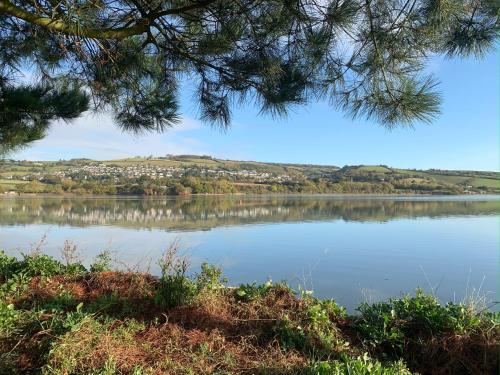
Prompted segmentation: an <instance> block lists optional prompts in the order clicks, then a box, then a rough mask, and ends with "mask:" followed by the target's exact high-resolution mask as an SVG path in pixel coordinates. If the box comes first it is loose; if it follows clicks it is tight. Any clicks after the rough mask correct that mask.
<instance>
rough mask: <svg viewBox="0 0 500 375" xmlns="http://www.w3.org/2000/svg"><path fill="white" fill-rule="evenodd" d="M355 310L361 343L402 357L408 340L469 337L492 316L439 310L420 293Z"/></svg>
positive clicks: (457, 307)
mask: <svg viewBox="0 0 500 375" xmlns="http://www.w3.org/2000/svg"><path fill="white" fill-rule="evenodd" d="M358 310H359V311H360V312H361V316H360V317H359V318H358V321H357V323H356V326H357V328H358V330H359V332H360V333H361V336H362V339H363V342H364V343H365V344H366V345H368V346H371V347H379V346H380V347H381V349H382V350H392V351H393V352H396V353H398V354H402V352H403V348H404V343H405V341H406V340H408V339H417V338H418V337H431V336H434V335H440V334H444V333H451V334H463V333H466V332H469V333H472V332H474V331H475V330H477V329H478V328H480V327H481V326H482V325H485V324H487V320H488V319H490V320H491V319H494V316H493V315H492V314H491V313H488V312H483V313H477V312H476V311H474V309H473V308H472V307H470V306H467V305H464V304H461V303H459V304H456V303H449V304H447V305H445V306H442V305H441V304H439V302H438V300H437V299H436V298H435V297H434V296H432V295H427V294H425V293H423V292H422V290H420V289H417V291H416V293H415V296H414V297H411V296H409V295H407V296H404V297H402V298H397V299H390V300H389V301H387V302H378V303H374V304H371V305H370V304H367V303H363V304H361V305H360V306H359V307H358Z"/></svg>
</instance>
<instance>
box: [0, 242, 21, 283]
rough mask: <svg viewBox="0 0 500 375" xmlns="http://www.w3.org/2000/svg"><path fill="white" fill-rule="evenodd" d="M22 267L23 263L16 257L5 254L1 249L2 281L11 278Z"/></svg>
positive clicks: (0, 271) (0, 275) (0, 268)
mask: <svg viewBox="0 0 500 375" xmlns="http://www.w3.org/2000/svg"><path fill="white" fill-rule="evenodd" d="M20 269H21V263H20V262H19V261H18V260H17V259H16V258H15V257H11V256H9V255H7V254H5V252H4V251H3V250H0V281H2V280H3V281H5V280H7V279H9V278H10V277H11V276H12V275H14V274H15V273H17V272H18V271H19V270H20Z"/></svg>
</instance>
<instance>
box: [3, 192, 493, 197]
mask: <svg viewBox="0 0 500 375" xmlns="http://www.w3.org/2000/svg"><path fill="white" fill-rule="evenodd" d="M479 196H484V197H500V194H494V193H467V194H442V193H436V194H433V193H418V194H416V193H376V194H366V193H323V194H322V193H289V194H286V193H263V194H258V193H200V194H196V193H193V194H180V195H159V194H157V195H133V194H130V195H127V194H109V195H108V194H72V193H65V194H50V193H13V192H10V193H0V199H16V198H89V199H104V198H110V199H116V198H122V199H164V198H171V199H172V198H175V199H179V198H182V199H186V198H190V197H373V198H376V197H388V198H390V197H462V198H463V197H479Z"/></svg>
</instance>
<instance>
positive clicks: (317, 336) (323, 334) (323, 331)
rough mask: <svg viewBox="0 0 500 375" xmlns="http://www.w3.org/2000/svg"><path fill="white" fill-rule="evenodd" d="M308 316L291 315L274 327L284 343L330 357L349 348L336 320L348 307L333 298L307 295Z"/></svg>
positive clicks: (285, 346)
mask: <svg viewBox="0 0 500 375" xmlns="http://www.w3.org/2000/svg"><path fill="white" fill-rule="evenodd" d="M306 303H307V306H306V309H305V315H304V316H303V317H302V318H301V319H299V320H292V319H290V318H289V317H288V316H285V317H284V318H283V319H281V320H280V321H279V322H278V324H277V326H276V327H275V332H276V335H277V336H278V338H279V340H280V343H281V345H282V346H283V347H284V348H295V349H298V350H301V351H303V352H306V353H308V354H310V355H313V356H314V357H322V356H328V355H329V354H330V353H332V352H341V351H343V350H344V349H346V348H347V347H348V343H347V342H345V341H344V340H343V339H342V337H341V336H340V334H339V330H338V328H337V326H336V324H335V321H336V320H337V319H339V318H342V317H345V315H346V312H345V309H343V308H341V307H340V306H338V305H337V303H336V302H335V301H333V300H324V301H322V300H319V299H316V298H312V297H308V298H307V301H306Z"/></svg>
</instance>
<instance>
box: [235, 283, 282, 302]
mask: <svg viewBox="0 0 500 375" xmlns="http://www.w3.org/2000/svg"><path fill="white" fill-rule="evenodd" d="M272 285H273V283H272V281H270V280H269V281H267V282H266V283H264V284H257V283H255V282H253V283H251V284H241V285H240V286H238V288H236V289H235V291H234V296H235V298H236V300H237V301H242V302H249V301H252V300H254V299H257V298H259V297H262V296H263V295H264V294H266V293H267V292H268V291H269V289H270V288H271V287H272Z"/></svg>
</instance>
